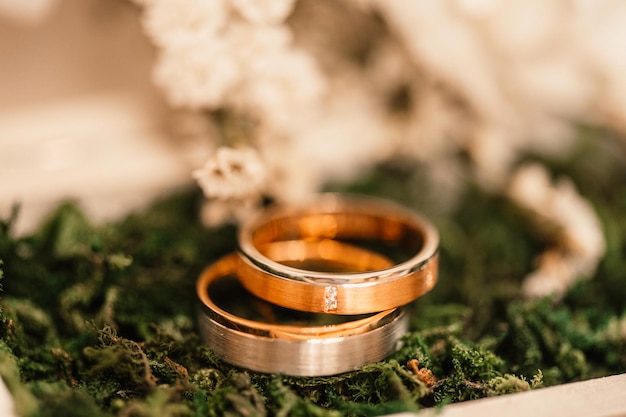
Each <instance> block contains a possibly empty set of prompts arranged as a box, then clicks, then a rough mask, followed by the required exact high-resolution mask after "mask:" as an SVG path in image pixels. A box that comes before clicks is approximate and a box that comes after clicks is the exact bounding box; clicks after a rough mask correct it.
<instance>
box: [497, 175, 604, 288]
mask: <svg viewBox="0 0 626 417" xmlns="http://www.w3.org/2000/svg"><path fill="white" fill-rule="evenodd" d="M508 194H509V196H510V197H511V199H512V200H513V201H514V202H515V203H516V204H517V205H519V206H520V207H522V208H524V209H526V210H528V211H529V212H530V213H531V214H532V217H531V218H532V220H533V221H534V223H535V224H536V225H537V227H538V228H539V229H540V230H543V231H544V232H545V234H546V235H547V236H550V237H551V238H552V239H553V240H554V244H555V245H556V246H555V247H554V248H552V249H549V250H548V251H546V252H545V253H544V254H543V255H542V256H541V257H540V258H539V262H538V269H537V270H536V271H534V272H533V273H532V274H530V275H529V276H528V277H527V278H526V281H525V283H524V288H523V290H524V292H525V294H526V295H528V296H531V297H535V296H537V297H542V296H546V295H550V294H556V295H558V296H560V295H562V294H563V293H564V292H565V291H566V290H567V289H568V288H569V287H570V286H571V285H572V284H573V283H574V282H575V281H576V280H577V279H578V278H584V277H590V276H591V275H592V274H593V272H594V271H595V269H596V267H597V265H598V263H599V262H600V259H601V258H602V256H603V255H604V251H605V247H606V243H605V240H604V234H603V232H602V227H601V224H600V222H599V220H598V218H597V216H596V214H595V212H594V210H593V208H592V206H591V204H589V202H587V201H586V200H585V199H583V198H582V197H581V196H580V195H579V194H578V192H577V191H576V188H575V187H574V185H573V184H572V183H571V181H569V180H567V179H561V180H560V181H558V182H557V183H555V184H553V183H552V182H551V181H550V177H549V175H548V172H547V170H546V169H545V168H544V167H542V166H541V165H537V164H534V165H527V166H524V167H522V168H520V169H519V170H518V171H517V172H516V173H515V175H514V176H513V179H512V181H511V184H510V186H509V189H508Z"/></svg>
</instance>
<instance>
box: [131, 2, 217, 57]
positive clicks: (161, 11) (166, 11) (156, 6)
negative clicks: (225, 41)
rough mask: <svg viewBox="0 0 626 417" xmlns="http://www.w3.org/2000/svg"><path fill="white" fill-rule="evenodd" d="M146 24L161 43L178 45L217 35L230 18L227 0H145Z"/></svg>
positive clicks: (158, 43)
mask: <svg viewBox="0 0 626 417" xmlns="http://www.w3.org/2000/svg"><path fill="white" fill-rule="evenodd" d="M141 3H142V5H143V6H144V13H143V18H142V24H143V27H144V30H145V31H146V33H147V34H148V35H149V36H150V38H151V39H152V41H153V42H154V43H155V44H156V45H157V46H159V47H168V48H171V47H176V46H180V45H185V44H189V43H194V42H196V41H197V40H199V39H206V38H207V37H211V36H213V35H214V34H215V33H216V32H217V31H218V30H219V29H221V28H222V27H223V26H224V25H225V24H226V23H227V20H228V14H229V11H228V7H227V5H226V4H225V3H224V0H193V1H190V0H141Z"/></svg>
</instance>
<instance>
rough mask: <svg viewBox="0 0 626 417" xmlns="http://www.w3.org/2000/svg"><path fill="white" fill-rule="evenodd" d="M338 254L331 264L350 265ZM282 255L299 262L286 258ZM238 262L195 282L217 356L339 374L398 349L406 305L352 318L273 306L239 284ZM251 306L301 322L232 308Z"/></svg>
mask: <svg viewBox="0 0 626 417" xmlns="http://www.w3.org/2000/svg"><path fill="white" fill-rule="evenodd" d="M270 246H271V245H270ZM305 246H308V247H309V248H308V249H307V250H309V251H310V254H311V255H312V257H311V258H309V259H310V260H314V261H315V262H318V263H319V264H325V263H326V261H327V259H315V255H314V252H315V249H314V248H313V246H315V244H313V243H308V244H305ZM266 249H267V248H266ZM267 250H268V251H270V252H271V251H272V250H275V249H272V248H269V249H267ZM354 251H355V250H354V249H347V252H352V253H356V252H354ZM347 252H346V253H347ZM337 254H338V256H340V258H336V259H329V260H328V261H329V262H330V264H334V263H336V265H345V266H348V265H349V261H346V260H345V257H344V256H343V255H345V253H344V252H343V251H342V250H341V248H338V252H337ZM364 256H367V254H365V255H364ZM278 259H281V260H284V261H297V259H290V258H288V257H285V256H281V257H279V258H278ZM372 259H378V261H382V259H383V258H377V257H376V256H374V257H373V258H372ZM378 261H375V262H378ZM385 263H388V262H385ZM237 264H238V256H237V254H231V255H228V256H226V257H224V258H222V259H221V260H219V261H217V262H216V263H214V264H213V265H211V266H209V267H208V268H206V269H205V270H204V272H203V273H202V274H201V275H200V277H199V279H198V282H197V286H196V290H197V295H198V298H199V300H200V309H199V314H198V324H199V331H200V336H201V338H202V340H203V341H204V342H205V343H206V344H207V345H208V346H209V347H210V348H211V349H212V350H213V352H214V353H215V354H216V355H218V356H219V357H221V358H222V359H223V360H224V361H225V362H228V363H230V364H232V365H235V366H239V367H242V368H247V369H251V370H254V371H258V372H267V373H280V374H286V375H295V376H322V375H334V374H338V373H342V372H347V371H351V370H354V369H356V368H358V367H360V366H362V365H365V364H367V363H372V362H377V361H379V360H382V359H384V358H385V357H386V356H388V355H389V354H391V353H392V352H394V351H395V350H396V349H397V347H398V340H399V338H400V337H401V336H402V335H403V334H404V333H405V332H406V330H407V317H406V315H405V314H404V312H403V311H402V309H391V310H387V311H383V312H380V313H375V314H368V315H359V316H353V317H349V316H337V315H328V314H314V313H303V312H297V311H285V309H281V308H280V307H277V306H272V305H271V304H269V303H267V302H266V301H264V300H260V299H258V298H256V297H254V296H253V295H252V294H250V293H248V292H247V291H245V289H244V288H243V287H241V286H238V285H239V281H238V280H237V279H236V278H237V275H238V271H237ZM327 266H330V267H331V268H332V267H334V266H335V265H327ZM352 268H354V265H353V266H352ZM233 300H234V302H233ZM229 303H230V304H232V305H230V304H229ZM251 305H257V306H259V311H266V314H265V315H266V316H269V317H272V316H274V315H276V311H278V313H283V314H285V313H286V314H287V315H289V316H294V315H295V316H297V318H298V319H299V320H300V321H299V322H298V323H297V324H283V323H275V322H273V320H265V321H259V320H257V319H254V318H249V317H243V316H244V314H236V313H233V312H231V311H229V309H235V310H236V309H237V308H238V307H241V306H248V308H249V307H250V306H251ZM233 306H234V307H233ZM268 309H269V310H270V313H267V311H268ZM316 323H319V324H316Z"/></svg>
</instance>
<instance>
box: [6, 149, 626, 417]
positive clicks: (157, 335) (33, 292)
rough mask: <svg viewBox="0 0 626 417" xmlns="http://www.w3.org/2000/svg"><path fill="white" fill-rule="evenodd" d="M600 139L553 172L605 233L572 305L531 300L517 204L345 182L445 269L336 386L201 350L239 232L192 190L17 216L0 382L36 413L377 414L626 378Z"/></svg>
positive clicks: (623, 247) (381, 172)
mask: <svg viewBox="0 0 626 417" xmlns="http://www.w3.org/2000/svg"><path fill="white" fill-rule="evenodd" d="M597 139H598V138H590V139H589V140H583V141H581V146H580V148H579V151H578V152H575V153H574V154H573V155H570V156H569V157H568V158H567V159H566V160H553V161H544V162H546V163H548V164H549V166H550V167H551V169H552V170H553V172H555V173H559V174H567V175H568V176H570V177H571V178H573V179H574V181H575V182H576V184H577V185H578V187H579V189H580V191H581V193H582V194H583V195H584V196H585V197H587V198H589V199H590V200H591V201H592V202H593V204H594V205H595V207H596V209H597V211H598V212H599V213H600V215H601V218H602V221H603V224H604V227H605V231H606V236H607V240H608V251H607V255H606V257H605V259H604V261H603V262H602V264H601V266H600V268H599V270H598V271H597V274H596V276H595V277H594V278H593V279H591V280H589V281H584V282H581V283H579V284H578V285H576V286H575V287H574V288H573V289H571V290H570V291H569V292H568V294H567V295H566V297H565V298H564V299H562V300H560V301H551V300H536V301H527V300H523V299H522V298H521V297H520V294H519V287H520V281H521V279H522V278H523V276H524V275H525V274H526V273H528V272H529V271H530V270H531V268H532V262H533V257H534V256H535V255H536V254H538V253H539V251H540V250H541V249H542V248H543V247H544V245H545V242H543V241H542V240H541V239H539V237H538V236H537V235H536V234H534V233H532V231H531V230H530V229H529V227H528V223H527V222H526V221H525V218H524V216H523V214H522V213H520V212H519V211H518V210H517V209H516V208H515V207H514V206H512V205H511V204H510V202H508V201H507V200H506V199H503V198H501V197H498V196H494V195H489V194H486V193H484V192H481V191H479V190H478V189H477V188H475V187H473V186H472V185H471V184H468V185H467V190H466V191H465V193H464V195H463V196H462V201H461V204H460V205H459V206H458V209H456V210H455V211H453V212H451V213H445V214H441V213H439V212H437V211H436V210H435V209H434V208H432V207H430V206H429V204H428V197H427V195H428V193H427V192H425V191H424V190H423V189H422V188H421V187H420V186H419V184H420V179H419V178H420V175H421V174H420V172H419V167H411V169H398V168H397V167H393V168H390V167H380V168H379V169H377V170H376V171H375V172H372V174H371V175H369V176H367V177H364V178H363V180H362V181H361V182H359V183H358V184H353V185H352V186H351V187H349V188H348V190H349V191H358V192H363V193H369V194H374V195H379V196H383V197H388V198H391V199H394V200H396V201H399V202H401V203H403V204H405V205H408V206H411V207H414V208H415V209H417V210H419V211H422V212H426V214H427V215H429V216H430V217H431V218H432V219H433V220H434V222H435V223H436V224H437V226H438V228H439V230H440V233H441V236H442V244H441V257H440V263H441V271H440V280H439V283H438V285H437V286H436V288H435V290H433V291H432V292H431V293H430V294H428V295H427V296H425V297H423V298H422V299H420V300H417V301H416V302H414V303H412V304H411V305H410V306H409V310H410V314H411V325H410V332H409V333H408V334H406V335H405V337H404V346H403V347H402V349H401V350H400V351H398V352H397V353H395V354H393V355H392V356H391V357H389V358H388V359H387V360H385V361H383V362H381V363H377V364H372V365H367V366H364V367H363V368H362V369H359V370H358V371H355V372H351V373H347V374H343V375H339V376H334V377H325V378H300V377H298V378H295V377H285V376H279V375H264V374H258V373H254V372H248V371H245V370H241V369H236V368H233V367H231V366H229V365H227V364H225V363H223V362H222V361H220V360H219V359H218V358H217V357H216V356H215V355H214V354H213V353H212V352H211V351H210V350H209V349H208V348H206V347H204V346H203V345H202V344H201V343H200V342H199V340H198V336H197V332H196V327H195V326H196V322H195V316H194V312H195V310H194V308H195V294H194V285H195V280H196V278H197V276H198V273H199V272H200V270H201V269H202V268H203V267H205V266H206V265H208V264H209V263H211V262H212V261H214V260H216V259H217V258H219V257H220V256H222V255H224V254H226V253H229V252H231V251H232V250H233V249H234V248H235V231H234V229H233V228H232V227H224V228H221V229H217V230H210V231H209V230H206V229H204V228H203V227H202V226H201V225H200V224H199V223H198V214H197V212H198V207H199V204H200V201H201V196H200V195H199V193H198V192H196V191H195V190H190V191H189V192H186V193H181V194H179V195H176V196H171V197H169V198H167V199H164V200H163V201H160V202H158V203H156V204H154V205H153V206H152V207H150V208H149V209H147V210H145V211H143V212H140V213H135V214H132V215H130V216H128V217H127V218H126V219H124V220H122V221H119V222H117V223H114V224H107V225H104V226H98V227H95V226H93V225H91V224H90V223H89V222H88V220H87V219H86V218H85V217H84V215H83V214H82V213H81V211H80V210H79V209H78V208H77V207H76V205H74V204H71V203H67V204H64V205H62V206H60V207H58V208H57V209H56V211H54V212H53V213H52V214H51V215H50V217H49V219H48V220H47V221H46V222H45V224H43V225H42V226H41V227H40V229H39V230H38V231H37V232H36V233H34V234H32V235H30V236H26V237H20V238H15V237H14V236H13V235H12V233H11V224H12V221H13V220H12V219H5V220H4V221H2V222H0V259H1V260H2V262H3V264H2V266H1V267H0V269H1V270H0V273H1V274H2V275H3V278H2V281H1V282H2V285H3V294H2V300H1V303H0V306H1V311H0V375H1V376H2V378H3V380H4V382H5V383H6V385H7V386H8V388H9V390H10V391H11V393H12V394H13V396H14V398H15V400H16V401H15V402H16V405H17V407H18V411H19V413H20V414H21V415H23V416H48V415H49V416H57V415H59V416H60V415H63V416H74V415H76V416H78V415H85V416H112V415H119V416H159V417H161V416H205V415H207V416H223V415H224V416H231V415H232V416H238V415H242V416H244V415H245V416H257V415H258V416H265V415H268V416H269V415H278V416H286V415H289V416H305V415H307V416H308V415H312V416H344V415H345V416H353V415H354V416H356V415H380V414H385V413H391V412H397V411H403V410H416V409H419V408H421V407H424V406H435V405H443V404H447V403H450V402H457V401H464V400H469V399H474V398H479V397H485V396H490V395H498V394H504V393H510V392H515V391H520V390H527V389H531V388H534V387H537V386H548V385H554V384H560V383H565V382H570V381H575V380H581V379H587V378H592V377H597V376H602V375H609V374H615V373H621V372H624V371H626V313H625V312H626V310H625V306H626V285H624V282H626V181H625V180H626V163H624V160H622V159H620V158H623V153H620V152H615V149H613V148H609V147H607V146H604V145H602V146H600V145H598V143H600V142H599V141H598V140H597ZM606 142H607V141H604V142H602V143H606ZM594 161H595V162H594ZM600 161H601V162H600ZM344 190H345V188H344Z"/></svg>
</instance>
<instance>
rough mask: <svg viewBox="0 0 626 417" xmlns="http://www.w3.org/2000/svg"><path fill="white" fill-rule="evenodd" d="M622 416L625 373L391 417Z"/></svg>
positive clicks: (625, 410) (625, 399)
mask: <svg viewBox="0 0 626 417" xmlns="http://www.w3.org/2000/svg"><path fill="white" fill-rule="evenodd" d="M435 416H436V417H474V416H476V417H496V416H497V417H500V416H507V417H548V416H567V417H613V416H626V374H621V375H615V376H609V377H605V378H598V379H593V380H589V381H582V382H574V383H571V384H563V385H558V386H555V387H550V388H541V389H536V390H533V391H526V392H520V393H516V394H509V395H503V396H500V397H492V398H484V399H480V400H474V401H468V402H464V403H458V404H451V405H448V406H446V407H443V409H428V410H424V411H422V412H420V413H417V414H413V413H401V414H395V415H394V417H435Z"/></svg>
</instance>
